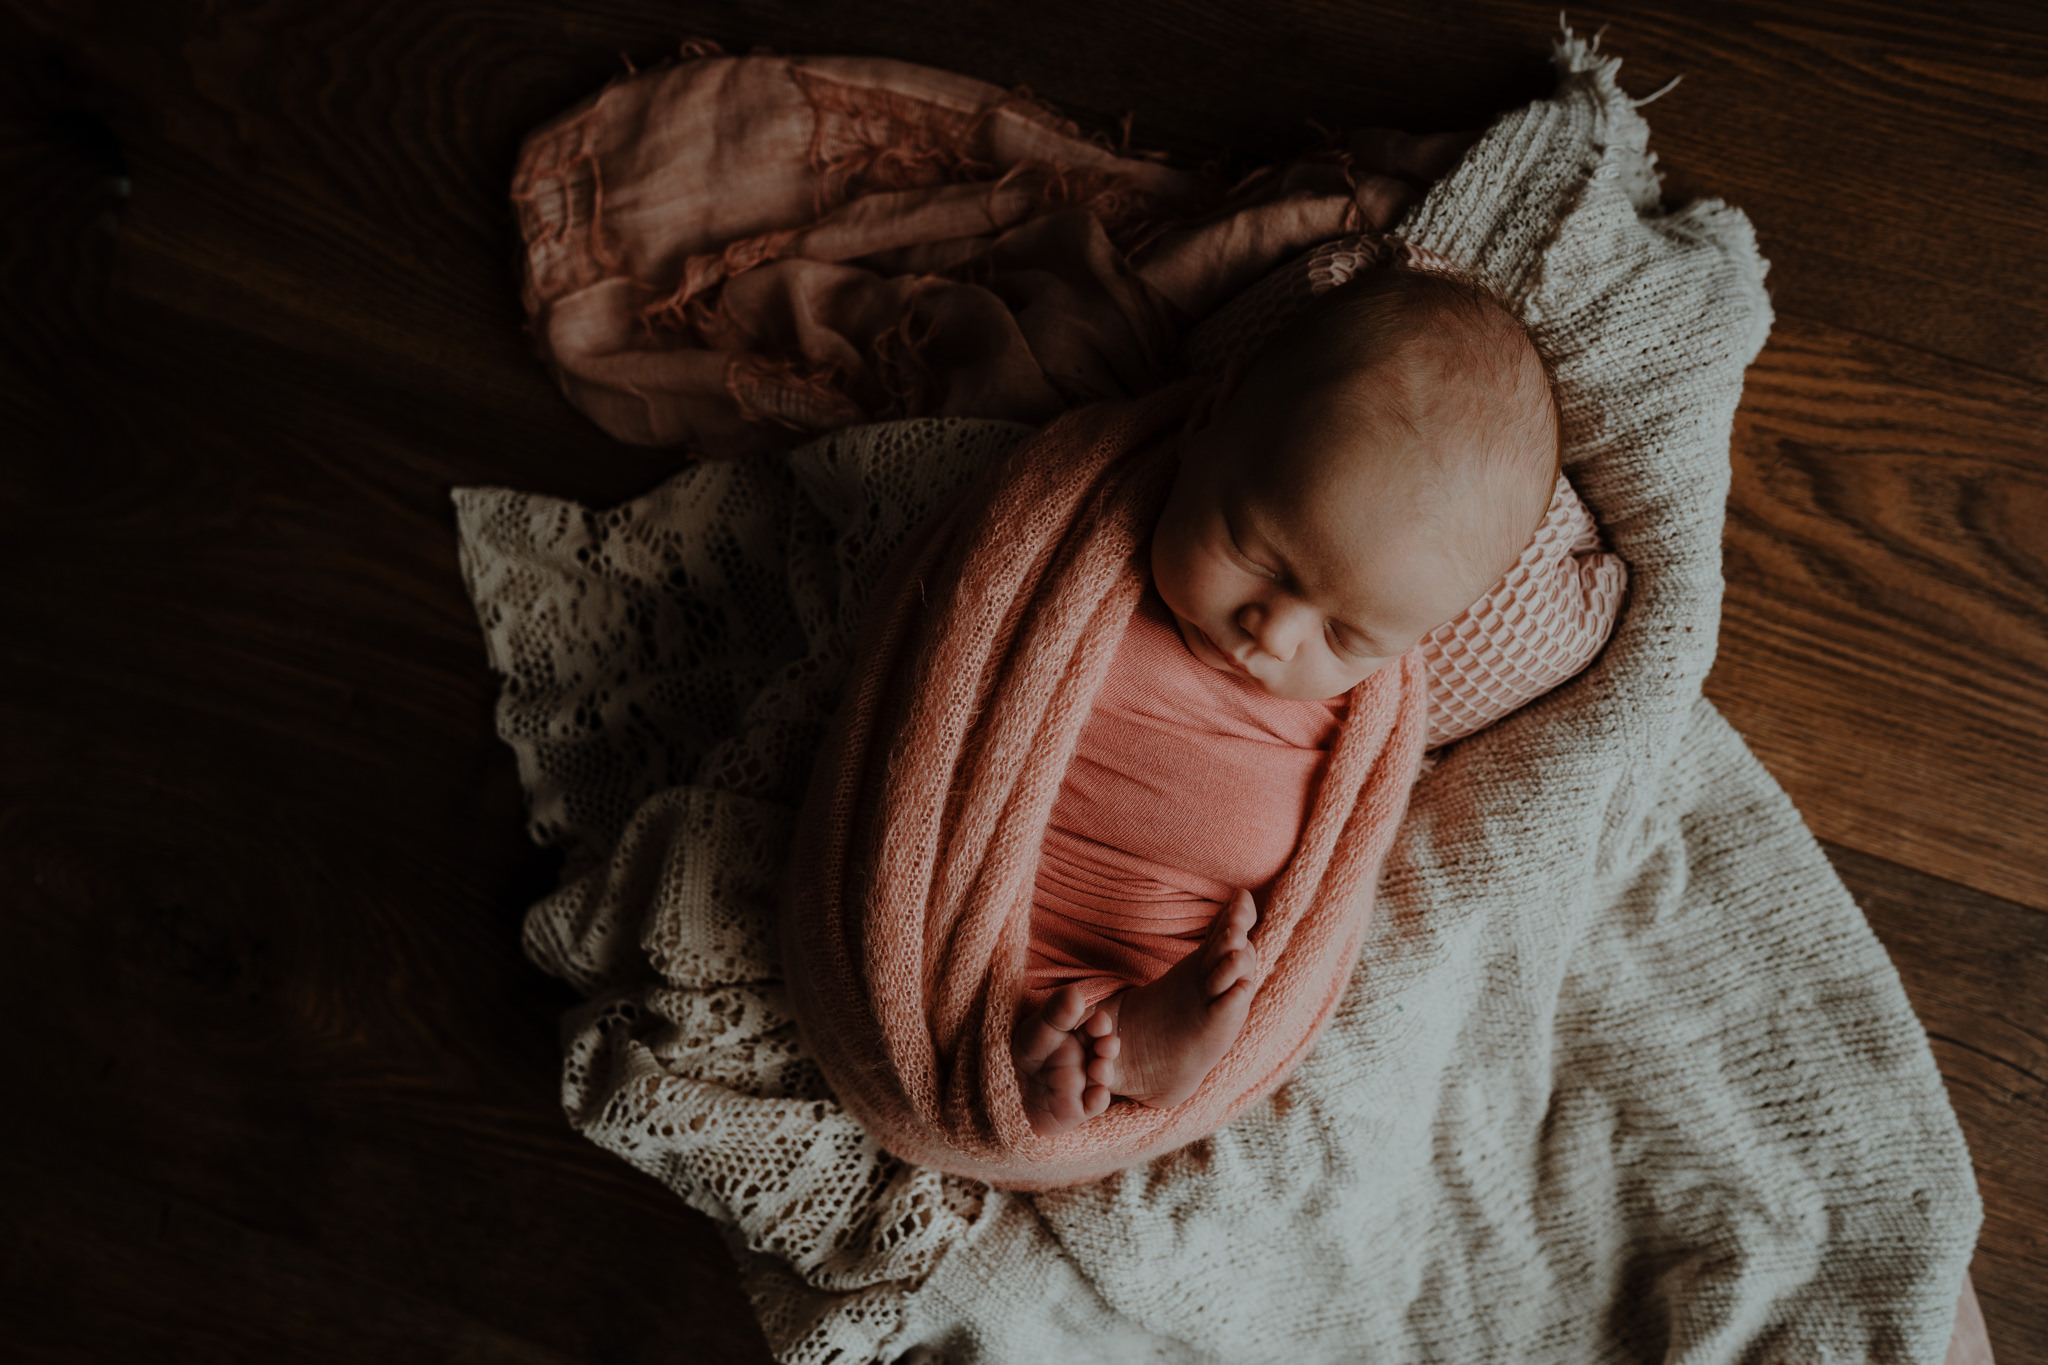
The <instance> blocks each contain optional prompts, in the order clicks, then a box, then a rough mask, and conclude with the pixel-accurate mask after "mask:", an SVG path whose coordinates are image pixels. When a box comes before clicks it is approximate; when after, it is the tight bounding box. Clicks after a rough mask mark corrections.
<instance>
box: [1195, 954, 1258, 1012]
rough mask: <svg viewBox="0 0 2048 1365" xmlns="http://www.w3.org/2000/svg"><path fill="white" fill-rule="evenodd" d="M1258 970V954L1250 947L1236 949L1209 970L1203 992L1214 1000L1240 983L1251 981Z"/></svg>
mask: <svg viewBox="0 0 2048 1365" xmlns="http://www.w3.org/2000/svg"><path fill="white" fill-rule="evenodd" d="M1258 969H1259V958H1258V954H1257V953H1255V952H1253V951H1252V950H1251V948H1249V947H1245V948H1238V949H1234V950H1232V951H1231V952H1228V953H1225V954H1224V955H1223V956H1222V957H1220V958H1218V959H1217V960H1216V965H1215V966H1213V967H1211V968H1210V969H1209V972H1208V975H1207V976H1205V977H1204V978H1203V980H1202V987H1203V990H1204V992H1205V993H1206V994H1207V995H1208V996H1209V997H1210V998H1211V999H1214V998H1215V997H1216V996H1219V995H1222V994H1223V993H1224V992H1225V991H1228V990H1229V989H1230V988H1231V987H1232V986H1235V985H1237V984H1238V983H1239V982H1240V981H1250V980H1251V979H1252V977H1253V976H1254V975H1255V974H1256V973H1257V972H1258Z"/></svg>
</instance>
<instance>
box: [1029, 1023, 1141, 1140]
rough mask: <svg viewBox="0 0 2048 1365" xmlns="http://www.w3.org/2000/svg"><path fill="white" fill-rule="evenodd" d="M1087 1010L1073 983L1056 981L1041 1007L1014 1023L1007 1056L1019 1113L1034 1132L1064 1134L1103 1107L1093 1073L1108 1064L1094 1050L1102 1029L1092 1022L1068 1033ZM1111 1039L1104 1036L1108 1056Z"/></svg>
mask: <svg viewBox="0 0 2048 1365" xmlns="http://www.w3.org/2000/svg"><path fill="white" fill-rule="evenodd" d="M1093 1013H1094V1011H1091V1010H1090V1009H1089V1008H1088V1006H1087V1004H1086V1003H1085V1001H1084V998H1083V996H1082V994H1081V988H1080V987H1079V986H1062V987H1061V988H1060V989H1059V990H1057V991H1054V992H1053V994H1052V997H1051V998H1050V999H1048V1000H1047V1001H1046V1002H1045V1006H1044V1008H1042V1009H1040V1010H1039V1011H1038V1013H1036V1014H1033V1015H1027V1016H1025V1018H1024V1019H1023V1020H1021V1021H1020V1022H1019V1023H1018V1025H1017V1033H1016V1037H1015V1039H1014V1040H1013V1041H1012V1043H1011V1045H1010V1046H1011V1056H1012V1058H1013V1059H1014V1060H1015V1062H1016V1063H1017V1080H1018V1083H1019V1084H1020V1085H1021V1086H1022V1088H1023V1091H1024V1114H1025V1116H1026V1117H1027V1118H1029V1119H1030V1120H1031V1131H1032V1132H1034V1133H1036V1134H1038V1135H1039V1136H1040V1137H1052V1136H1053V1135H1054V1134H1056V1133H1064V1132H1066V1131H1067V1130H1068V1129H1069V1128H1072V1127H1074V1126H1076V1125H1077V1124H1081V1123H1085V1122H1087V1121H1088V1120H1089V1119H1092V1118H1094V1117H1095V1116H1096V1115H1097V1114H1100V1113H1101V1112H1102V1111H1103V1110H1105V1109H1107V1108H1109V1088H1108V1087H1107V1086H1105V1085H1104V1084H1102V1080H1103V1077H1102V1075H1100V1074H1098V1073H1102V1072H1104V1071H1106V1069H1107V1067H1108V1064H1109V1063H1108V1060H1107V1059H1106V1058H1104V1057H1102V1056H1099V1055H1098V1054H1099V1053H1100V1052H1102V1050H1103V1043H1102V1041H1101V1039H1100V1038H1099V1037H1098V1036H1097V1035H1100V1034H1102V1033H1106V1032H1107V1029H1106V1028H1105V1027H1104V1026H1103V1025H1100V1024H1097V1025H1095V1031H1094V1033H1092V1034H1088V1035H1085V1036H1084V1035H1082V1034H1076V1033H1075V1032H1074V1030H1075V1029H1076V1028H1079V1027H1080V1026H1081V1024H1082V1022H1083V1020H1088V1021H1090V1022H1091V1023H1092V1022H1093V1020H1092V1015H1093ZM1115 1042H1116V1040H1115V1039H1114V1038H1111V1039H1109V1040H1108V1043H1109V1045H1108V1054H1109V1056H1110V1057H1114V1056H1115V1053H1116V1046H1115Z"/></svg>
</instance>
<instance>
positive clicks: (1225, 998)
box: [1083, 891, 1259, 1109]
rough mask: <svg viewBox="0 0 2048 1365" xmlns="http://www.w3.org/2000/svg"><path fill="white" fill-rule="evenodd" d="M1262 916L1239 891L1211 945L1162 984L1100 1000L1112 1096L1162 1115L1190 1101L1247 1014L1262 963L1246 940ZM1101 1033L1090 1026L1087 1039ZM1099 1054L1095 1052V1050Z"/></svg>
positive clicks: (1213, 925)
mask: <svg viewBox="0 0 2048 1365" xmlns="http://www.w3.org/2000/svg"><path fill="white" fill-rule="evenodd" d="M1258 919H1259V912H1258V909H1257V908H1256V907H1255V906H1254V905H1253V904H1252V896H1251V892H1249V891H1239V892H1238V893H1237V895H1236V896H1235V897H1234V898H1232V900H1231V902H1230V904H1228V905H1226V906H1224V907H1223V908H1222V909H1221V910H1219V911H1217V912H1216V918H1215V919H1214V920H1212V921H1210V924H1209V934H1208V937H1206V938H1204V939H1203V940H1202V946H1201V947H1199V948H1197V949H1196V950H1195V951H1194V952H1192V953H1189V954H1188V955H1187V956H1186V957H1184V958H1182V959H1181V960H1180V961H1179V962H1178V963H1176V964H1174V967H1173V969H1172V970H1171V971H1169V972H1167V973H1166V975H1165V976H1162V977H1160V978H1159V979H1158V980H1157V981H1154V982H1152V983H1151V984H1150V985H1148V986H1134V987H1132V988H1131V989H1130V990H1127V991H1124V992H1123V993H1122V994H1120V995H1117V996H1113V997H1111V998H1110V999H1108V1000H1105V1001H1104V1002H1103V1003H1102V1004H1101V1005H1100V1006H1099V1007H1098V1008H1097V1010H1096V1016H1098V1017H1099V1018H1101V1019H1107V1020H1109V1021H1110V1022H1111V1023H1112V1024H1113V1026H1114V1028H1115V1038H1116V1039H1117V1040H1120V1041H1121V1046H1120V1047H1119V1048H1118V1049H1117V1050H1116V1051H1115V1052H1112V1053H1109V1054H1108V1056H1107V1058H1106V1060H1107V1061H1108V1065H1107V1066H1106V1067H1101V1068H1099V1069H1100V1070H1101V1072H1102V1073H1103V1074H1102V1079H1103V1080H1104V1081H1105V1082H1106V1083H1107V1084H1108V1086H1109V1088H1110V1090H1111V1092H1112V1093H1114V1094H1118V1095H1122V1096H1125V1097H1126V1098H1128V1099H1134V1100H1136V1101H1138V1103H1140V1104H1145V1105H1150V1106H1151V1107H1152V1108H1154V1109H1167V1108H1171V1107H1172V1106H1174V1105H1176V1104H1179V1103H1181V1102H1182V1101H1183V1100H1186V1099H1187V1098H1188V1097H1189V1096H1190V1095H1192V1094H1194V1093H1195V1088H1196V1087H1197V1086H1199V1085H1201V1083H1202V1078H1203V1077H1204V1076H1207V1075H1208V1074H1209V1069H1210V1068H1211V1067H1213V1066H1215V1065H1216V1063H1217V1062H1219V1061H1221V1060H1223V1054H1224V1053H1226V1052H1228V1051H1230V1045H1231V1044H1232V1043H1234V1042H1236V1041H1237V1035H1238V1033H1239V1031H1240V1030H1242V1029H1243V1028H1244V1020H1245V1015H1246V1013H1247V1012H1248V1011H1249V1010H1250V1009H1251V1004H1252V992H1253V990H1254V989H1255V987H1254V983H1253V978H1254V977H1255V976H1257V975H1258V970H1259V955H1258V950H1257V949H1255V948H1253V947H1252V945H1251V940H1250V938H1249V937H1248V935H1249V934H1250V933H1251V929H1252V926H1253V925H1254V924H1256V923H1258ZM1101 1028H1102V1024H1101V1023H1100V1022H1098V1018H1090V1019H1089V1020H1088V1021H1087V1027H1086V1028H1085V1029H1084V1030H1083V1032H1084V1033H1085V1034H1088V1035H1093V1034H1095V1033H1096V1032H1097V1031H1098V1030H1100V1029H1101ZM1097 1047H1098V1050H1100V1044H1099V1043H1098V1045H1097Z"/></svg>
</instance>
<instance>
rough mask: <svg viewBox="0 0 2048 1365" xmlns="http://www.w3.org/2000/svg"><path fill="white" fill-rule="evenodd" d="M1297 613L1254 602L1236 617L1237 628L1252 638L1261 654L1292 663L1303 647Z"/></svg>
mask: <svg viewBox="0 0 2048 1365" xmlns="http://www.w3.org/2000/svg"><path fill="white" fill-rule="evenodd" d="M1294 615H1295V613H1292V612H1285V611H1273V610H1271V609H1269V608H1267V607H1264V606H1261V605H1259V604H1258V603H1253V604H1251V605H1249V606H1247V607H1245V609H1244V610H1243V611H1241V612H1239V613H1238V616H1237V624H1238V628H1239V629H1240V630H1242V631H1243V632H1244V633H1245V634H1247V635H1249V636H1251V637H1252V643H1253V644H1255V645H1257V646H1258V648H1259V652H1260V653H1261V654H1264V655H1267V656H1269V657H1271V658H1274V659H1278V660H1279V661H1280V662H1281V663H1283V664H1284V663H1291V662H1293V660H1294V652H1295V651H1296V650H1297V649H1299V648H1301V631H1300V629H1299V628H1298V623H1297V622H1296V621H1295V620H1294Z"/></svg>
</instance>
